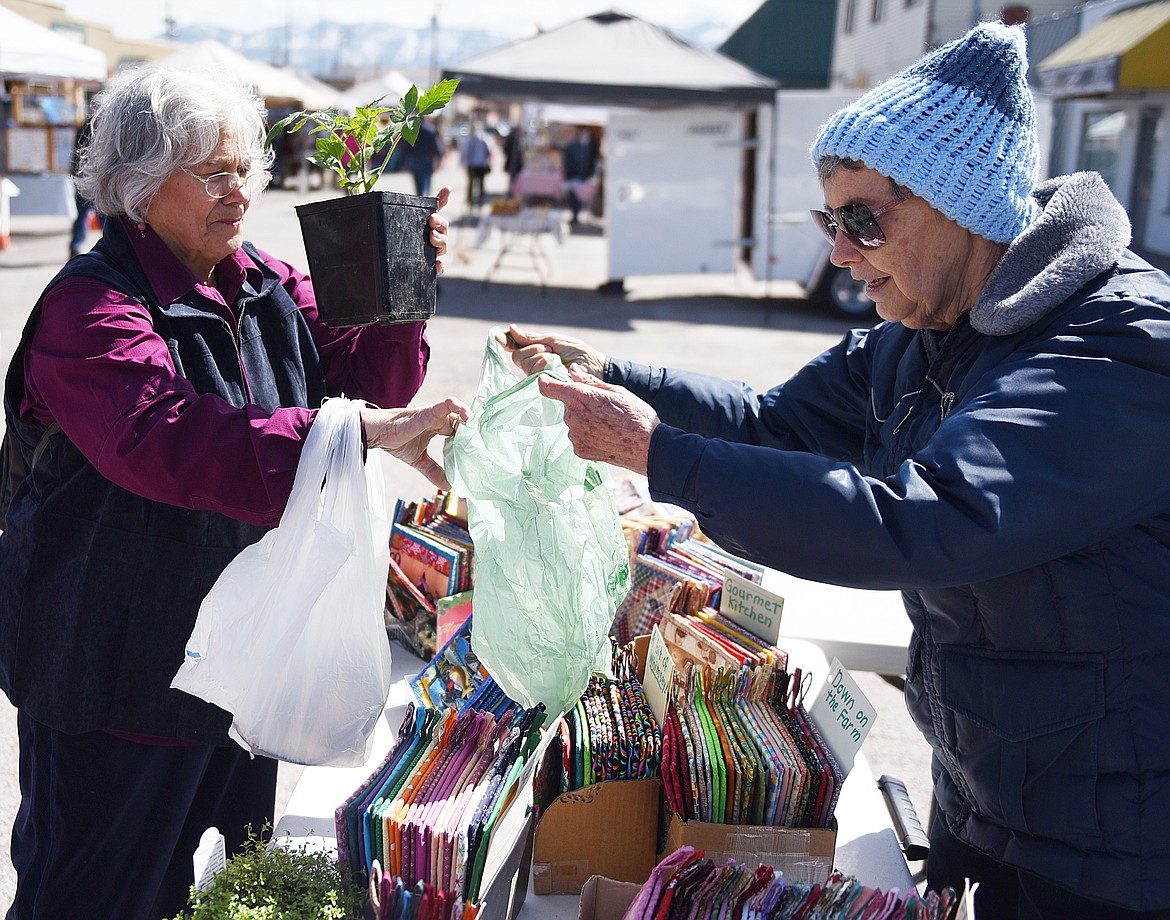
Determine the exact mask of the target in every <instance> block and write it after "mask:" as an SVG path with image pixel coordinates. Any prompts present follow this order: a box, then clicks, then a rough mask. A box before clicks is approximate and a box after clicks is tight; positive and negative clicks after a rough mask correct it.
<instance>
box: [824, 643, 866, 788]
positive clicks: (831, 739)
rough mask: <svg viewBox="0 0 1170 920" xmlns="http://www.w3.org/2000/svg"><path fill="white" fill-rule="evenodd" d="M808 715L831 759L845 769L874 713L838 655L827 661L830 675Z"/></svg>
mask: <svg viewBox="0 0 1170 920" xmlns="http://www.w3.org/2000/svg"><path fill="white" fill-rule="evenodd" d="M808 715H809V718H810V719H812V720H813V722H814V723H815V724H816V727H817V728H818V729H820V732H821V735H822V736H823V737H824V739H825V744H827V745H828V746H829V751H830V752H831V753H832V755H833V759H835V760H836V761H837V763H839V764H840V765H841V769H842V770H843V771H844V772H845V773H848V772H849V771H850V770H852V769H853V761H854V759H855V758H856V757H857V752H858V751H859V750H861V743H862V742H863V741H865V736H866V735H868V734H869V730H870V729H871V728H873V723H874V722H875V721H876V720H877V713H875V712H874V709H873V706H872V705H870V702H869V700H867V699H866V698H865V694H864V693H862V692H861V689H860V688H859V687H858V686H857V683H856V681H854V680H853V675H852V674H850V673H849V672H848V671H846V670H845V667H844V665H842V664H841V662H840V660H839V659H837V658H834V659H833V663H832V664H831V665H829V676H828V678H827V679H826V680H825V683H824V686H823V687H821V690H820V694H819V695H818V696H817V698H816V700H815V701H814V702H813V704H812V706H810V707H809V709H808Z"/></svg>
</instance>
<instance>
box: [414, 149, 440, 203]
mask: <svg viewBox="0 0 1170 920" xmlns="http://www.w3.org/2000/svg"><path fill="white" fill-rule="evenodd" d="M407 165H408V166H409V167H410V174H411V175H412V176H414V193H415V194H416V195H419V196H421V197H423V198H425V197H426V196H428V195H430V193H431V176H433V175H434V173H435V165H434V163H433V162H432V161H431V159H430V157H427V158H426V159H422V158H418V157H416V158H412V159H410V160H407Z"/></svg>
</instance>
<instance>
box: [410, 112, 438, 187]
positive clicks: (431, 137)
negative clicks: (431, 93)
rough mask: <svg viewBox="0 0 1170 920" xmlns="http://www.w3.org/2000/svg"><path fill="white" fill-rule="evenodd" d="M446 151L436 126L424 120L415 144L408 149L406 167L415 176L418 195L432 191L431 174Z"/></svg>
mask: <svg viewBox="0 0 1170 920" xmlns="http://www.w3.org/2000/svg"><path fill="white" fill-rule="evenodd" d="M446 152H447V150H446V148H445V147H444V146H443V139H442V138H441V137H439V132H438V130H437V129H436V128H435V126H434V125H433V124H431V123H430V122H429V121H424V122H422V123H421V124H420V125H419V129H418V137H417V138H416V139H415V142H414V144H413V145H412V146H410V147H408V148H407V149H406V168H407V169H409V170H410V174H411V175H412V176H414V191H415V194H416V195H429V194H430V193H431V176H432V175H434V172H435V170H436V169H437V168H438V166H439V163H440V162H441V161H442V159H443V155H444V154H445V153H446Z"/></svg>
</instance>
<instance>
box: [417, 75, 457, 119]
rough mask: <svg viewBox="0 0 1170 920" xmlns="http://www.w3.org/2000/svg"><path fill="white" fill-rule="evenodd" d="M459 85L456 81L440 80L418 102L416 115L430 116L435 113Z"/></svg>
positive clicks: (449, 98)
mask: <svg viewBox="0 0 1170 920" xmlns="http://www.w3.org/2000/svg"><path fill="white" fill-rule="evenodd" d="M458 85H459V81H458V80H440V81H439V82H438V83H436V84H435V85H434V86H432V87H431V88H430V89H428V90H427V91H426V92H425V93H423V96H422V98H421V99H419V101H418V113H419V114H420V115H430V114H431V113H432V112H437V111H438V110H439V109H441V108H443V106H445V105H446V104H447V103H448V102H450V101H451V97H452V96H453V95H454V94H455V88H456V87H457V86H458Z"/></svg>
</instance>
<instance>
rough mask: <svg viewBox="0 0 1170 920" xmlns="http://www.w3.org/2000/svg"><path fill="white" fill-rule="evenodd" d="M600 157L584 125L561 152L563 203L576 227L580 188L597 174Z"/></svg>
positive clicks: (579, 214) (590, 132) (591, 134)
mask: <svg viewBox="0 0 1170 920" xmlns="http://www.w3.org/2000/svg"><path fill="white" fill-rule="evenodd" d="M599 159H600V155H599V153H598V150H597V139H596V138H595V137H594V136H593V132H592V131H590V130H589V129H588V128H586V127H585V126H584V125H580V126H578V127H577V130H576V132H575V133H574V135H573V139H572V140H571V141H569V143H568V144H566V145H565V148H564V150H562V151H561V172H562V175H563V177H564V180H565V201H566V203H567V204H568V205H569V211H570V213H571V214H572V218H571V219H570V223H572V224H574V225H576V224H577V223H578V222H579V221H580V216H581V197H582V196H581V188H582V186H583V185H584V184H585V183H586V182H588V181H589V180H590V179H592V178H593V177H594V175H595V174H596V173H597V164H598V161H599Z"/></svg>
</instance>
